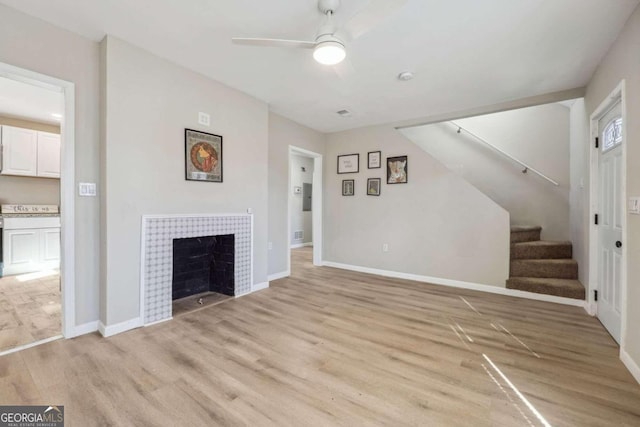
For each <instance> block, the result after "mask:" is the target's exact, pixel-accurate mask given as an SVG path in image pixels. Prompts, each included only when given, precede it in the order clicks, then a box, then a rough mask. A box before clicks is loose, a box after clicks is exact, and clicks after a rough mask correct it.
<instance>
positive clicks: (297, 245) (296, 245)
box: [289, 242, 313, 249]
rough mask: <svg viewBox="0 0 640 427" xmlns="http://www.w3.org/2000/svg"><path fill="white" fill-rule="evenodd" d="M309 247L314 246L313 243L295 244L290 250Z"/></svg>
mask: <svg viewBox="0 0 640 427" xmlns="http://www.w3.org/2000/svg"><path fill="white" fill-rule="evenodd" d="M309 246H313V242H307V243H293V244H292V245H291V246H289V249H298V248H306V247H309Z"/></svg>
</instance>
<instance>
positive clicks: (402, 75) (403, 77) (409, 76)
mask: <svg viewBox="0 0 640 427" xmlns="http://www.w3.org/2000/svg"><path fill="white" fill-rule="evenodd" d="M411 79H413V73H412V72H411V71H403V72H401V73H400V74H398V80H400V81H401V82H406V81H409V80H411Z"/></svg>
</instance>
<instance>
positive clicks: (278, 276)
mask: <svg viewBox="0 0 640 427" xmlns="http://www.w3.org/2000/svg"><path fill="white" fill-rule="evenodd" d="M289 276H291V270H287V271H281V272H280V273H274V274H270V275H269V277H268V280H269V281H270V282H273V281H274V280H278V279H284V278H285V277H289Z"/></svg>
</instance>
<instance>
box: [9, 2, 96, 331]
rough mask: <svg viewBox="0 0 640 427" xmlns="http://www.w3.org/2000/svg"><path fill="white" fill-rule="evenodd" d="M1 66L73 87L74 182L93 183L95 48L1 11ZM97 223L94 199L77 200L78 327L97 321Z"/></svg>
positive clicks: (33, 20)
mask: <svg viewBox="0 0 640 427" xmlns="http://www.w3.org/2000/svg"><path fill="white" fill-rule="evenodd" d="M0 61H1V62H4V63H7V64H11V65H14V66H17V67H21V68H25V69H28V70H32V71H36V72H38V73H41V74H46V75H49V76H53V77H56V78H59V79H63V80H67V81H70V82H73V83H75V88H76V92H75V98H76V106H75V107H76V108H75V111H76V117H75V119H76V122H75V123H76V127H75V137H76V144H75V160H76V163H75V168H76V170H75V174H76V177H75V178H76V181H77V182H98V180H99V172H98V171H99V155H98V139H99V138H98V135H99V114H98V108H99V103H98V93H99V47H98V44H97V43H94V42H92V41H90V40H87V39H85V38H83V37H80V36H78V35H76V34H74V33H71V32H68V31H65V30H62V29H60V28H57V27H54V26H52V25H50V24H47V23H45V22H43V21H41V20H39V19H36V18H33V17H30V16H28V15H25V14H23V13H21V12H18V11H16V10H14V9H11V8H8V7H5V6H2V5H0ZM63 173H64V171H63ZM99 217H100V214H99V203H98V199H97V198H91V197H77V196H76V199H75V236H76V237H75V239H76V240H75V246H76V247H75V250H76V259H75V283H76V295H75V301H76V307H75V310H76V324H78V325H81V324H84V323H87V322H91V321H95V320H98V274H99V259H100V256H99V250H100V248H99Z"/></svg>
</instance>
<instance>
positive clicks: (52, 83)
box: [0, 63, 75, 355]
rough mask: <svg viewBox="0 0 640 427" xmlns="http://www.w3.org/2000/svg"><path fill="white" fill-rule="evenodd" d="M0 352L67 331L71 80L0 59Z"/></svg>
mask: <svg viewBox="0 0 640 427" xmlns="http://www.w3.org/2000/svg"><path fill="white" fill-rule="evenodd" d="M0 95H2V96H0V138H1V142H2V145H1V146H2V156H1V160H0V303H2V305H1V306H0V316H1V317H2V319H3V321H2V322H1V323H0V355H3V354H7V353H11V352H14V351H19V350H21V349H24V348H29V347H32V346H34V345H38V344H42V343H44V342H49V341H52V340H55V339H59V338H62V337H63V336H66V337H71V336H74V335H75V334H74V328H73V325H74V323H75V316H74V314H75V313H74V311H73V307H74V305H73V285H74V283H73V277H74V275H73V207H74V203H73V196H74V191H73V190H74V187H73V175H74V173H73V172H74V169H73V168H74V166H73V141H74V138H73V137H74V133H73V122H74V121H73V111H74V107H73V102H74V85H73V84H72V83H69V82H65V81H62V80H59V79H55V78H52V77H49V76H45V75H42V74H38V73H34V72H31V71H28V70H24V69H20V68H17V67H13V66H11V65H8V64H2V63H0Z"/></svg>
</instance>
